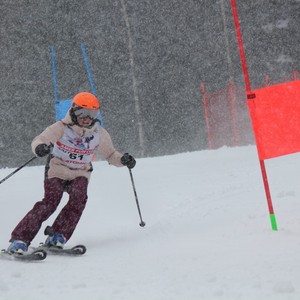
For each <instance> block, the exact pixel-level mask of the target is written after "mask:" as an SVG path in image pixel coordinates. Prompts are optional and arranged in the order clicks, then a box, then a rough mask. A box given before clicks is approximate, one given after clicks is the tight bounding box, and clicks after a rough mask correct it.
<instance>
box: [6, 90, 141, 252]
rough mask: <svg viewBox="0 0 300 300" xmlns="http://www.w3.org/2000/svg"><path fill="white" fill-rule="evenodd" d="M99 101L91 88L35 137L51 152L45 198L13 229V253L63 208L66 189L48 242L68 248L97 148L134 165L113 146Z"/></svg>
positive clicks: (43, 151) (38, 149) (40, 148)
mask: <svg viewBox="0 0 300 300" xmlns="http://www.w3.org/2000/svg"><path fill="white" fill-rule="evenodd" d="M99 108H100V106H99V101H98V99H97V98H96V97H95V96H94V95H93V94H90V93H87V92H82V93H79V94H77V95H76V96H75V97H74V98H73V101H72V106H71V108H70V110H69V111H68V113H67V114H66V116H65V118H64V119H62V120H61V121H58V122H56V123H54V124H52V125H51V126H49V127H47V128H46V129H45V130H44V131H43V132H42V133H41V134H40V135H38V136H37V137H36V138H35V139H34V140H33V141H32V145H31V146H32V151H33V152H34V153H35V154H36V155H37V156H39V157H43V156H46V155H48V160H47V163H46V166H45V180H44V198H43V200H41V201H39V202H37V203H35V205H34V206H33V208H32V209H31V210H30V211H29V212H28V213H27V214H26V215H25V217H24V218H23V219H22V220H21V221H20V222H19V224H18V225H17V226H16V228H15V229H14V230H13V232H12V234H11V239H10V242H11V244H10V245H9V247H8V252H9V253H18V254H22V253H24V252H26V251H27V250H28V246H29V245H30V243H31V241H32V240H33V239H34V237H35V236H36V234H37V233H38V231H39V230H40V228H41V225H42V223H43V222H44V221H45V220H47V219H48V218H49V217H50V216H51V215H52V214H53V213H54V212H55V210H56V208H57V207H58V205H59V203H60V201H61V199H62V196H63V193H64V192H67V193H68V194H69V200H68V202H67V204H66V205H65V206H64V207H63V209H62V210H61V212H60V213H59V214H58V216H57V218H56V219H55V221H54V223H53V225H52V226H51V230H52V232H53V233H54V235H51V236H48V238H47V239H46V242H45V244H46V246H56V247H61V248H63V247H64V245H65V243H66V242H67V241H68V240H69V239H70V237H71V236H72V234H73V232H74V230H75V227H76V225H77V224H78V222H79V220H80V217H81V214H82V212H83V210H84V208H85V205H86V202H87V198H88V196H87V187H88V182H89V179H90V176H91V172H92V170H93V167H92V164H91V161H92V157H93V154H94V153H95V151H96V150H97V149H99V151H100V153H101V154H102V155H103V157H104V158H105V159H106V160H107V161H108V163H109V164H112V165H114V166H117V167H120V166H127V167H128V168H134V166H135V164H136V161H135V159H134V158H133V157H132V156H131V155H129V154H128V153H125V154H124V155H122V154H121V153H119V152H118V151H116V150H115V149H114V147H113V144H112V141H111V138H110V136H109V134H108V132H107V131H106V130H105V129H104V128H103V127H101V126H100V121H99V120H98V119H97V116H98V114H99Z"/></svg>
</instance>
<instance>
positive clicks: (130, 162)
mask: <svg viewBox="0 0 300 300" xmlns="http://www.w3.org/2000/svg"><path fill="white" fill-rule="evenodd" d="M121 163H122V164H123V165H124V166H126V167H127V168H129V169H132V168H134V166H135V164H136V161H135V159H134V157H133V156H131V155H130V154H128V153H125V154H124V155H123V156H122V157H121Z"/></svg>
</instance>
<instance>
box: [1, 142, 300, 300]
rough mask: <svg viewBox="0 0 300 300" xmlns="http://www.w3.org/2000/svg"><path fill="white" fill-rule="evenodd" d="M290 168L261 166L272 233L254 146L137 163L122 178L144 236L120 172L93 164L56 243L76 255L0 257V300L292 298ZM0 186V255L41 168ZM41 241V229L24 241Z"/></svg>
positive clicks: (37, 192) (297, 190) (297, 290)
mask: <svg viewBox="0 0 300 300" xmlns="http://www.w3.org/2000/svg"><path fill="white" fill-rule="evenodd" d="M299 161H300V156H299V155H298V154H295V155H290V156H286V157H281V158H276V159H273V160H270V161H266V167H267V172H268V175H269V183H270V188H271V193H272V198H273V204H274V209H275V213H276V217H277V222H278V227H279V230H278V231H277V232H276V231H272V230H271V225H270V221H269V215H268V209H267V204H266V199H265V194H264V188H263V183H262V179H261V174H260V169H259V163H258V159H257V154H256V149H255V147H254V146H247V147H241V148H222V149H218V150H212V151H200V152H194V153H185V154H179V155H174V156H166V157H158V158H147V159H139V160H138V161H137V166H136V168H135V169H133V176H134V180H135V184H136V189H137V193H138V197H139V201H140V206H141V211H142V215H143V218H144V220H145V222H146V226H145V227H144V228H141V227H140V226H139V216H138V212H137V208H136V203H135V199H134V194H133V190H132V186H131V181H130V177H129V173H128V170H127V169H126V168H115V167H113V166H109V165H107V163H106V162H97V163H95V164H94V167H95V168H94V169H95V171H94V173H93V177H92V180H91V182H90V186H89V202H88V205H87V208H86V210H85V212H84V215H83V217H82V219H81V221H80V223H79V225H78V227H77V230H76V232H75V234H74V235H73V237H72V238H71V240H70V241H69V243H68V244H69V245H70V246H72V245H75V244H78V243H83V244H85V245H86V246H87V248H88V251H87V253H86V255H84V256H83V257H76V258H70V257H58V256H50V255H49V256H48V258H47V259H46V260H45V261H43V262H40V263H22V262H15V261H7V260H0V265H1V272H0V299H1V300H6V299H9V300H12V299H24V300H43V299H47V300H48V299H64V300H67V299H72V300H77V299H78V300H79V299H80V300H82V299H89V300H96V299H97V300H121V299H125V300H140V299H143V300H171V299H172V300H177V299H178V300H183V299H188V300H194V299H195V300H198V299H208V300H212V299H230V300H231V299H249V300H250V299H251V300H253V299H256V300H258V299H262V300H265V299H272V300H274V299H280V300H281V299H282V300H287V299H300V268H299V266H300V259H299V257H300V216H299V215H300V214H299V212H300V200H299V199H300V184H299V181H300V171H299ZM11 171H12V169H2V170H0V177H1V178H3V177H5V176H6V175H7V174H9V173H10V172H11ZM0 188H1V191H0V193H1V213H0V245H1V247H2V248H4V247H7V245H8V240H9V238H10V232H11V230H12V229H13V227H14V226H15V225H16V223H17V222H18V221H19V220H20V219H21V217H23V215H24V214H25V213H26V212H27V211H28V210H29V209H30V208H31V207H32V205H33V204H34V203H35V201H37V200H40V199H41V198H42V196H43V167H27V168H24V169H23V170H21V171H20V172H18V173H17V174H15V175H14V176H13V177H11V178H10V179H9V180H7V181H5V182H4V183H2V184H1V186H0ZM66 201H67V195H65V196H64V198H63V201H62V203H61V206H60V208H61V207H62V206H63V205H64V203H66ZM55 215H56V214H55ZM55 215H54V216H53V217H51V219H49V220H48V222H45V224H44V225H45V226H46V225H49V224H51V221H53V218H54V217H55ZM45 226H44V227H45ZM44 227H43V228H44ZM41 241H44V236H43V234H42V230H41V233H39V234H38V236H37V237H36V239H35V240H34V241H33V244H38V243H39V242H41Z"/></svg>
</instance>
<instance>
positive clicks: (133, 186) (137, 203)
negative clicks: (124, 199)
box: [128, 168, 146, 227]
mask: <svg viewBox="0 0 300 300" xmlns="http://www.w3.org/2000/svg"><path fill="white" fill-rule="evenodd" d="M128 170H129V174H130V179H131V183H132V188H133V192H134V196H135V202H136V206H137V209H138V212H139V216H140V220H141V222H140V226H141V227H144V226H145V225H146V223H145V222H144V221H143V219H142V214H141V209H140V205H139V200H138V197H137V193H136V190H135V185H134V181H133V176H132V172H131V169H129V168H128Z"/></svg>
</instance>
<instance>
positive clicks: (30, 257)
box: [1, 249, 47, 261]
mask: <svg viewBox="0 0 300 300" xmlns="http://www.w3.org/2000/svg"><path fill="white" fill-rule="evenodd" d="M1 256H2V257H6V258H12V259H16V260H21V261H39V260H44V259H45V258H46V257H47V252H46V251H45V250H43V249H36V250H34V251H33V252H25V253H24V254H17V253H9V252H7V250H5V249H2V250H1Z"/></svg>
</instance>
